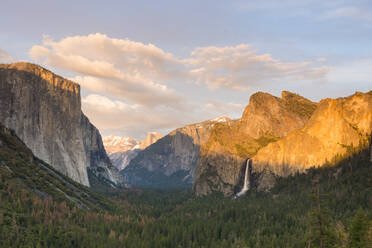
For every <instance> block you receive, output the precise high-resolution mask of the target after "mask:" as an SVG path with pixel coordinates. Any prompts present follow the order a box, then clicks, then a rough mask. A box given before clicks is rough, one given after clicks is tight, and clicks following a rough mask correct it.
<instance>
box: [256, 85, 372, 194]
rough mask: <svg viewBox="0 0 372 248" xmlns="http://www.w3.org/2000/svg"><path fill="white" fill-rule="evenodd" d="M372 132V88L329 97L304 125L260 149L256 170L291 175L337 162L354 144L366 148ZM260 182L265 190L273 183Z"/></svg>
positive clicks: (276, 174) (268, 173) (267, 173)
mask: <svg viewBox="0 0 372 248" xmlns="http://www.w3.org/2000/svg"><path fill="white" fill-rule="evenodd" d="M371 133H372V91H370V92H368V93H360V92H358V93H356V94H354V95H352V96H349V97H346V98H338V99H325V100H322V101H321V102H320V103H319V106H318V108H317V110H316V111H315V112H314V114H313V115H312V117H311V118H310V120H309V121H308V122H307V123H306V125H305V126H304V127H303V128H301V129H299V130H296V131H294V132H292V133H290V134H289V135H288V136H286V137H285V138H283V139H281V140H279V141H277V142H274V143H271V144H269V145H267V146H266V147H264V148H262V149H261V150H260V151H258V153H257V154H256V155H255V156H254V157H253V169H254V171H255V172H256V173H261V172H263V171H266V172H265V174H266V175H269V176H270V174H271V175H275V176H288V175H289V174H293V173H295V172H297V171H300V172H303V171H305V170H306V169H308V168H310V167H314V166H315V167H318V166H323V165H324V164H327V163H333V162H334V160H335V159H337V157H342V156H345V155H347V154H348V153H349V152H350V150H352V147H354V148H355V147H358V146H359V147H360V146H362V147H363V144H366V143H368V141H369V139H370V135H371ZM262 178H264V177H262ZM259 183H260V182H259ZM260 184H261V188H263V189H266V188H270V187H271V186H272V184H265V183H262V182H261V183H260Z"/></svg>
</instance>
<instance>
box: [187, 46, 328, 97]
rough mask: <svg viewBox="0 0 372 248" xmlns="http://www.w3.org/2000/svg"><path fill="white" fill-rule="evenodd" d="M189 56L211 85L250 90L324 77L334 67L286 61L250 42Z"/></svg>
mask: <svg viewBox="0 0 372 248" xmlns="http://www.w3.org/2000/svg"><path fill="white" fill-rule="evenodd" d="M192 56H193V57H192V58H191V59H189V60H188V62H189V63H190V64H192V65H193V66H196V67H197V68H196V69H193V70H192V71H190V73H191V74H192V75H193V76H194V77H195V78H197V80H198V81H201V82H205V83H206V84H207V85H208V86H209V87H210V88H212V89H214V88H220V87H227V88H232V89H235V90H247V89H249V88H250V87H252V86H263V85H269V84H272V83H273V82H275V81H278V80H281V81H290V80H308V79H312V80H313V79H319V78H324V77H325V76H326V75H327V73H328V72H329V70H330V68H329V67H327V66H321V67H314V66H311V64H312V61H300V62H284V61H280V60H279V59H275V58H273V57H272V55H271V54H268V53H266V54H259V53H258V52H257V51H256V50H254V49H253V48H252V47H251V46H250V45H248V44H241V45H237V46H232V47H200V48H197V49H195V50H194V51H193V52H192Z"/></svg>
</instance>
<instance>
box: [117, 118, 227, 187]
mask: <svg viewBox="0 0 372 248" xmlns="http://www.w3.org/2000/svg"><path fill="white" fill-rule="evenodd" d="M230 121H231V120H230V119H228V118H226V117H223V118H217V119H215V120H210V121H205V122H202V123H198V124H193V125H188V126H185V127H182V128H178V129H176V130H174V131H172V132H171V133H169V134H168V135H166V136H164V137H163V138H161V139H159V140H158V141H157V142H155V143H154V144H152V145H150V146H149V147H147V148H146V149H145V150H143V151H140V152H139V153H138V155H137V156H136V157H135V158H134V159H132V160H131V161H130V163H129V165H128V166H127V167H126V168H125V169H124V170H123V171H122V174H123V175H124V177H125V179H126V181H127V182H128V183H129V184H132V185H141V186H159V187H166V186H176V187H178V186H191V184H192V182H193V176H194V171H195V168H196V166H197V164H198V161H199V154H200V146H201V145H202V144H204V143H205V142H206V141H207V139H208V137H209V135H210V130H211V128H212V127H213V126H214V125H215V124H216V123H221V122H230Z"/></svg>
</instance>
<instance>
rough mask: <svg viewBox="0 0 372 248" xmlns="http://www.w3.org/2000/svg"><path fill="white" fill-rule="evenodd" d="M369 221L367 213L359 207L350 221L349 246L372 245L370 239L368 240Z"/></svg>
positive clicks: (357, 247) (364, 246)
mask: <svg viewBox="0 0 372 248" xmlns="http://www.w3.org/2000/svg"><path fill="white" fill-rule="evenodd" d="M369 227H370V223H369V221H368V219H367V215H366V214H365V213H364V211H363V210H362V209H359V210H358V212H357V213H356V214H355V217H354V218H353V220H352V222H351V227H350V237H349V244H348V247H349V248H368V247H371V246H372V240H368V231H369Z"/></svg>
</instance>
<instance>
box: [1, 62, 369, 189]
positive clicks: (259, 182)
mask: <svg viewBox="0 0 372 248" xmlns="http://www.w3.org/2000/svg"><path fill="white" fill-rule="evenodd" d="M0 123H1V125H3V127H2V128H3V130H4V132H5V133H6V132H11V133H12V136H14V137H16V138H15V139H18V137H19V139H20V140H22V142H23V143H22V144H24V146H27V147H28V149H30V151H31V152H32V156H35V157H36V158H38V159H40V160H42V161H44V162H43V163H45V164H49V165H50V166H51V167H52V168H53V169H54V170H56V171H58V172H59V173H61V174H63V175H65V176H67V177H69V178H71V179H72V180H74V181H76V182H78V183H80V184H83V185H85V186H90V187H122V186H123V185H130V186H131V187H150V188H177V187H189V188H190V187H193V190H194V192H195V194H196V195H197V196H204V195H208V194H211V193H213V192H222V193H223V194H224V195H225V196H233V195H236V193H238V192H240V191H241V189H242V188H243V185H245V189H252V188H256V189H258V190H270V189H271V188H272V187H273V186H274V185H275V183H276V182H277V180H278V178H280V177H287V176H289V175H292V174H295V173H297V172H306V171H307V169H309V168H311V167H320V166H332V165H334V164H337V161H340V160H341V159H344V158H345V157H350V156H353V155H355V154H357V153H358V151H360V150H366V149H370V150H371V157H372V147H371V134H372V91H370V92H367V93H362V92H357V93H355V94H353V95H351V96H348V97H342V98H337V99H324V100H321V101H320V102H319V103H316V102H312V101H310V100H308V99H306V98H304V97H302V96H300V95H298V94H295V93H291V92H288V91H283V92H282V95H281V97H276V96H273V95H270V94H268V93H264V92H257V93H255V94H253V95H252V96H251V98H250V100H249V104H248V105H247V106H246V108H245V110H244V112H243V114H242V117H241V118H240V119H237V120H231V119H229V118H227V117H219V118H216V119H213V120H207V121H204V122H200V123H196V124H192V125H187V126H184V127H181V128H177V129H175V130H174V131H172V132H170V133H169V134H167V135H165V136H164V137H162V135H161V134H160V133H153V132H151V133H148V135H147V137H146V139H144V140H142V141H136V140H134V139H131V138H127V137H118V136H109V137H106V138H105V139H104V140H103V141H102V138H101V135H100V133H99V131H98V130H97V128H95V127H94V126H93V125H92V124H91V123H90V121H89V120H88V118H87V117H86V116H85V115H84V114H83V112H82V111H81V99H80V86H79V85H78V84H76V83H74V82H72V81H70V80H67V79H64V78H62V77H60V76H58V75H56V74H54V73H52V72H50V71H49V70H47V69H45V68H42V67H40V66H38V65H34V64H30V63H15V64H6V65H5V64H0ZM10 129H12V130H14V131H11V130H10ZM106 151H107V153H106ZM248 159H249V161H250V162H247V160H248ZM371 161H372V160H371ZM0 162H1V161H0ZM39 165H40V164H39ZM39 165H37V166H39ZM42 167H43V166H42ZM43 168H44V167H43ZM79 194H80V193H79Z"/></svg>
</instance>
